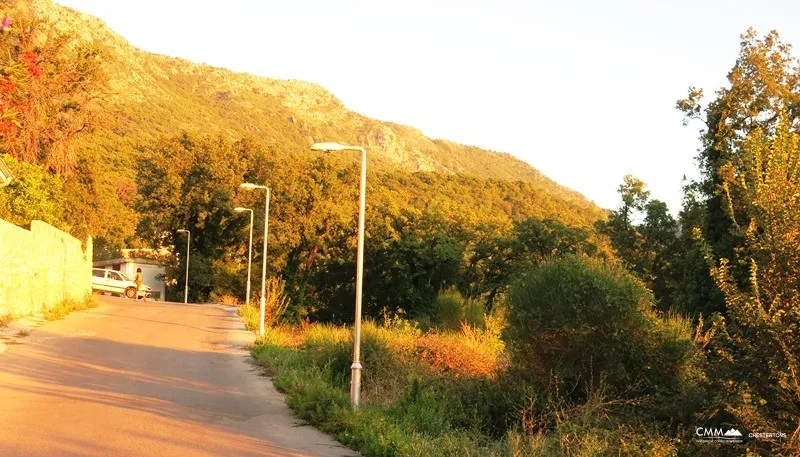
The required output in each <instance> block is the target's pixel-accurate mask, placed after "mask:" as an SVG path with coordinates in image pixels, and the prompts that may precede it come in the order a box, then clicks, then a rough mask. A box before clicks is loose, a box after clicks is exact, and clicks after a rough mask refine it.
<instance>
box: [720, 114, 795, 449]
mask: <svg viewBox="0 0 800 457" xmlns="http://www.w3.org/2000/svg"><path fill="white" fill-rule="evenodd" d="M792 129H793V124H792V121H791V120H790V119H789V117H788V115H786V114H782V115H781V116H780V122H779V124H778V125H777V126H776V128H775V131H774V132H770V133H769V134H767V133H766V132H762V131H761V130H760V129H756V130H754V131H753V132H751V133H750V135H749V136H748V138H747V139H746V140H745V141H744V142H743V144H742V149H741V152H742V153H741V154H739V155H737V156H735V157H732V158H731V161H730V162H729V163H728V164H726V166H724V167H723V168H722V170H720V171H721V173H720V174H721V176H722V177H723V181H722V186H723V189H725V192H724V194H723V197H724V199H725V201H726V202H727V203H728V205H727V207H728V208H729V212H728V216H729V218H730V223H731V226H732V227H733V230H734V231H735V232H736V233H735V235H736V236H737V237H740V238H742V239H744V240H745V244H744V246H743V248H742V249H739V250H737V251H735V254H734V255H735V257H733V258H728V257H723V256H721V255H716V252H713V255H712V248H711V247H710V246H709V249H708V258H709V260H710V261H711V265H712V267H711V273H712V276H713V277H714V279H715V280H716V282H717V285H718V286H719V287H720V289H721V290H722V292H723V294H724V299H725V305H726V309H727V315H728V317H729V319H727V320H723V319H718V320H717V321H716V325H715V326H714V331H716V332H717V333H718V337H717V338H716V339H715V340H714V341H713V342H714V345H713V346H712V351H711V352H710V354H711V357H712V359H713V360H714V361H715V362H714V363H713V364H712V369H713V370H714V372H715V374H716V375H717V376H716V380H717V381H718V382H719V383H720V384H724V383H727V386H726V389H724V390H722V391H721V392H726V393H727V395H723V400H724V402H725V406H726V411H727V412H728V413H731V414H733V415H734V416H735V417H736V418H737V419H738V420H739V421H741V422H742V423H743V424H744V425H745V426H746V427H747V428H748V429H751V430H780V431H786V432H788V435H789V438H788V439H787V440H784V441H777V442H775V443H774V444H772V450H773V451H781V452H782V453H786V455H789V453H791V452H795V451H796V450H797V449H798V448H800V168H799V166H800V135H798V134H797V133H795V132H793V131H792ZM734 199H735V200H734ZM737 209H738V210H737ZM715 257H716V258H719V260H718V261H716V260H714V259H715ZM735 263H739V264H746V265H748V266H749V276H748V278H747V279H746V281H745V284H744V285H742V284H741V281H740V280H739V279H738V278H736V277H735V276H734V275H733V273H732V270H731V265H732V264H735ZM750 446H751V447H753V448H769V447H770V445H769V444H767V443H762V442H753V443H750Z"/></svg>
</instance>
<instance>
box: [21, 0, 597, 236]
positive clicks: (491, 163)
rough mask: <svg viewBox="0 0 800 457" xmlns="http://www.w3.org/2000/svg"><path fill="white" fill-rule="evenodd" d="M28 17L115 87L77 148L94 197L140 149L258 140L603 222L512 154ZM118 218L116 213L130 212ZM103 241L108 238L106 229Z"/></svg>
mask: <svg viewBox="0 0 800 457" xmlns="http://www.w3.org/2000/svg"><path fill="white" fill-rule="evenodd" d="M22 8H23V9H26V10H27V12H28V14H31V15H34V16H36V17H39V18H42V19H44V20H45V21H46V22H47V23H50V24H53V25H54V27H55V29H56V30H59V31H61V32H66V33H68V34H70V35H73V36H76V37H77V39H78V41H80V42H83V43H88V44H90V45H92V46H94V47H96V48H98V49H99V50H100V51H101V55H102V59H103V68H104V71H105V73H106V76H107V78H108V87H107V90H106V91H105V94H104V95H103V97H102V98H101V100H99V101H98V105H99V107H100V109H99V110H100V116H99V122H100V123H99V124H98V126H97V127H96V128H95V129H94V131H93V132H92V134H91V135H86V136H84V137H83V138H81V139H80V140H79V141H80V147H81V149H82V150H83V151H84V154H85V155H86V156H87V157H90V158H89V159H87V160H89V161H91V162H98V161H100V162H105V163H107V164H108V165H109V166H110V168H109V169H108V170H106V171H107V173H102V174H100V175H98V176H95V181H96V182H99V183H105V186H100V187H103V188H98V189H97V190H96V191H97V192H98V193H101V194H105V195H107V196H108V197H109V198H116V197H113V196H114V195H115V194H116V196H117V197H119V195H120V194H121V193H125V192H129V191H130V189H131V188H132V186H131V183H132V182H133V180H134V179H133V178H134V174H135V173H134V165H135V160H136V158H137V157H138V150H139V148H141V147H142V146H147V145H149V144H152V143H154V141H155V140H157V139H159V138H163V137H165V136H174V135H177V134H179V133H181V132H183V131H186V132H190V133H198V134H201V135H217V134H221V135H223V136H225V137H227V138H229V139H230V140H231V141H236V140H238V139H241V138H244V137H253V138H257V139H258V140H259V141H261V142H262V143H264V144H265V146H266V147H267V148H268V149H269V150H271V151H277V152H280V153H281V155H288V156H289V157H291V156H306V155H307V154H308V152H307V151H308V147H309V145H310V144H312V143H313V142H315V141H339V142H343V143H351V144H359V145H363V146H365V147H366V148H367V150H368V152H369V160H370V166H371V169H372V170H375V171H398V172H434V173H441V174H446V175H471V176H474V177H477V178H483V179H492V180H503V181H524V182H525V183H527V184H530V185H531V186H533V188H535V189H536V193H537V194H539V195H538V196H537V199H539V200H543V201H548V202H549V203H551V204H550V205H548V206H551V207H556V208H559V207H560V208H574V209H576V210H577V211H578V213H580V215H579V216H577V217H576V218H574V219H577V220H573V221H570V222H572V223H577V224H578V225H583V226H588V225H589V224H590V223H591V222H592V221H593V220H595V219H597V218H600V217H603V212H602V211H601V210H600V209H599V208H597V207H596V206H595V205H594V204H592V203H590V202H589V201H588V200H587V199H586V198H585V197H583V196H582V195H580V194H579V193H577V192H575V191H572V190H571V189H568V188H566V187H564V186H561V185H559V184H557V183H555V182H554V181H552V180H550V179H549V178H547V177H546V176H544V175H543V174H542V173H540V172H539V171H537V170H536V169H534V168H533V167H531V166H530V165H528V164H526V163H525V162H523V161H521V160H519V159H516V158H515V157H513V156H511V155H510V154H506V153H500V152H494V151H488V150H484V149H480V148H477V147H471V146H465V145H461V144H456V143H453V142H449V141H445V140H436V139H430V138H427V137H426V136H425V135H423V134H422V132H420V131H419V130H417V129H415V128H413V127H408V126H404V125H398V124H394V123H390V122H382V121H377V120H374V119H370V118H368V117H365V116H362V115H360V114H357V113H354V112H352V111H349V110H348V109H346V108H345V106H344V104H343V103H342V102H341V101H340V100H338V99H337V98H336V97H335V96H334V95H333V94H331V93H330V92H328V91H326V90H325V89H324V88H322V87H320V86H319V85H316V84H313V83H309V82H303V81H296V80H278V79H270V78H265V77H259V76H254V75H250V74H244V73H236V72H233V71H229V70H226V69H223V68H215V67H212V66H209V65H201V64H196V63H192V62H189V61H186V60H182V59H178V58H170V57H165V56H161V55H156V54H152V53H148V52H144V51H142V50H139V49H137V48H135V47H133V46H131V45H130V44H129V43H128V42H127V41H126V40H125V39H124V38H122V37H121V36H119V35H117V34H116V33H114V32H113V31H111V30H110V29H109V28H108V27H107V26H106V25H105V23H104V22H103V21H101V20H100V19H98V18H95V17H92V16H89V15H87V14H83V13H80V12H77V11H74V10H71V9H69V8H66V7H62V6H60V5H57V4H55V3H52V2H51V1H50V0H28V1H25V2H24V4H23V6H22ZM101 175H102V176H101ZM109 186H110V187H109ZM122 200H131V199H130V198H122ZM550 200H552V201H550ZM128 203H129V202H128ZM128 203H126V204H128ZM118 210H119V211H116V212H114V211H112V212H110V213H109V214H112V213H113V214H115V217H120V216H121V215H122V214H123V213H125V211H123V210H122V209H121V208H118ZM561 219H563V218H561ZM95 232H96V233H98V234H101V235H103V229H99V231H97V230H96V231H95Z"/></svg>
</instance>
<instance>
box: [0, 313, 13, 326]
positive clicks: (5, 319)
mask: <svg viewBox="0 0 800 457" xmlns="http://www.w3.org/2000/svg"><path fill="white" fill-rule="evenodd" d="M13 320H14V315H13V314H11V313H6V314H2V315H0V328H3V327H7V326H8V324H10V323H11V321H13Z"/></svg>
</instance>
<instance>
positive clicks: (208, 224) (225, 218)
mask: <svg viewBox="0 0 800 457" xmlns="http://www.w3.org/2000/svg"><path fill="white" fill-rule="evenodd" d="M244 173H245V168H244V163H243V160H242V157H241V156H240V155H239V151H237V150H236V148H235V147H234V146H233V145H231V144H230V143H229V142H227V141H226V140H223V139H221V138H203V139H196V138H194V137H192V136H190V135H188V134H184V135H181V136H179V137H176V138H171V139H164V140H161V141H159V142H158V143H157V144H156V145H155V146H153V147H151V148H148V149H146V150H145V151H144V157H143V159H142V161H141V162H140V164H139V169H138V174H137V184H138V187H139V193H140V196H141V198H140V200H139V202H138V204H137V206H138V209H139V211H140V213H141V218H140V220H139V225H138V230H139V233H140V235H141V236H142V238H143V239H144V240H147V241H148V242H149V243H150V244H151V246H153V247H161V246H166V247H168V248H169V250H170V251H171V252H173V253H176V255H177V257H176V258H175V262H174V264H172V265H169V266H168V268H167V282H168V283H180V284H182V283H183V281H184V274H185V273H184V269H183V268H182V265H181V267H179V262H178V261H179V259H180V258H181V256H182V255H183V252H185V244H184V243H185V239H184V238H183V237H182V236H181V235H180V234H179V233H177V230H179V229H188V230H189V231H191V236H192V244H191V252H192V253H191V255H190V260H191V264H190V270H191V272H190V275H189V278H190V283H189V292H190V298H191V299H192V300H203V299H206V298H208V297H209V295H210V294H211V292H212V291H215V290H216V291H219V292H228V293H230V292H231V291H230V290H222V291H220V290H219V289H215V286H216V285H217V284H216V283H217V282H218V281H224V280H225V278H226V277H227V276H229V274H228V273H227V271H228V270H230V268H232V265H231V264H230V262H233V265H241V262H240V261H233V260H232V259H231V258H230V255H229V254H230V252H229V251H230V249H231V248H232V246H234V245H235V244H236V243H237V241H238V238H239V236H240V235H241V233H242V232H243V228H244V225H245V221H244V218H239V217H234V212H233V208H234V206H236V205H235V204H234V197H235V196H236V195H237V192H239V189H238V184H239V183H241V182H243V177H244ZM233 268H235V267H233ZM237 286H239V284H237ZM242 286H243V285H242ZM235 290H237V291H239V290H244V287H236V288H235ZM181 292H182V291H181ZM173 298H177V295H173Z"/></svg>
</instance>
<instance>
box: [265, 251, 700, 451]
mask: <svg viewBox="0 0 800 457" xmlns="http://www.w3.org/2000/svg"><path fill="white" fill-rule="evenodd" d="M471 306H472V304H471V303H470V301H469V300H466V299H464V298H463V297H459V296H458V295H457V294H456V293H454V292H452V291H451V292H446V293H443V294H442V295H440V297H439V300H437V302H436V304H435V305H434V313H433V315H434V317H433V318H432V319H431V321H434V322H437V325H434V326H432V327H429V328H427V329H423V328H420V326H419V324H418V323H416V322H410V321H406V320H402V319H394V320H389V321H387V322H384V323H383V324H382V325H379V324H377V323H374V322H366V323H365V324H364V325H363V327H362V364H363V365H364V372H363V373H364V376H363V380H362V382H363V386H362V397H361V404H362V406H361V408H360V409H359V411H358V412H353V411H352V410H351V408H350V405H349V397H348V388H349V385H348V380H349V372H350V368H349V367H350V363H351V361H352V338H351V332H350V329H349V328H345V327H337V326H333V325H326V324H308V325H301V326H295V327H287V326H276V327H273V328H271V329H270V330H269V331H268V334H267V335H266V337H265V338H264V339H262V340H261V341H259V342H260V343H261V344H259V345H257V346H256V347H255V348H253V350H252V353H253V357H254V358H255V360H256V361H257V363H259V364H260V365H262V366H264V367H265V368H266V369H267V370H268V372H269V373H270V374H272V376H273V380H274V383H275V386H276V387H277V388H278V389H280V390H281V391H283V392H285V393H286V395H287V397H286V401H287V404H288V405H289V406H290V407H292V408H293V409H295V411H297V413H298V415H299V416H300V417H302V418H303V419H306V420H308V421H309V422H312V423H314V424H316V425H318V426H319V427H320V428H322V429H323V430H325V431H327V432H329V433H332V434H334V435H335V436H337V438H338V439H339V440H340V441H342V442H343V443H345V444H347V445H349V446H352V447H354V448H355V449H357V450H359V451H361V452H362V453H364V455H367V456H463V455H475V456H480V455H485V456H516V455H542V456H545V455H612V454H613V455H619V454H623V455H639V456H670V455H676V452H677V450H678V445H679V443H680V440H679V439H676V438H668V437H669V436H676V435H680V434H684V430H683V429H682V428H681V427H682V426H684V425H685V422H686V421H687V420H688V419H689V418H691V417H692V415H693V414H694V413H695V412H697V411H698V409H699V408H700V407H701V406H702V403H701V402H700V400H699V399H698V398H696V396H697V394H698V392H699V390H698V389H699V388H700V383H701V381H702V378H701V376H700V372H699V371H698V360H699V359H698V357H699V351H698V350H697V349H696V347H695V346H694V344H693V337H694V335H693V332H692V325H691V323H690V322H689V321H688V320H687V319H683V318H680V317H677V316H674V317H668V318H664V317H660V316H659V315H658V314H657V313H656V311H655V308H654V305H653V302H652V296H651V294H650V293H649V292H648V291H647V290H646V289H645V288H644V287H643V285H642V284H641V282H640V281H639V280H637V279H636V278H634V277H633V276H632V275H630V274H629V273H628V272H627V271H625V270H624V269H623V268H621V267H619V266H615V265H611V264H607V263H604V262H602V261H598V260H592V259H587V258H581V257H566V258H564V259H561V260H554V261H551V262H547V263H546V264H545V265H543V266H541V267H540V268H537V269H535V270H533V271H531V273H530V274H529V275H527V276H525V277H524V278H523V279H521V280H520V281H518V282H517V283H516V284H515V285H514V287H513V288H512V290H511V293H510V295H509V299H508V301H507V303H504V304H501V305H498V306H496V307H495V308H494V310H493V311H492V313H489V314H484V315H482V316H481V319H480V320H476V319H474V320H473V322H472V323H468V321H467V320H466V319H464V320H453V319H452V316H453V315H460V316H467V315H469V314H470V307H471ZM442 317H446V318H444V319H442ZM645 429H646V430H650V431H651V433H648V434H642V433H641V431H642V430H645Z"/></svg>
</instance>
